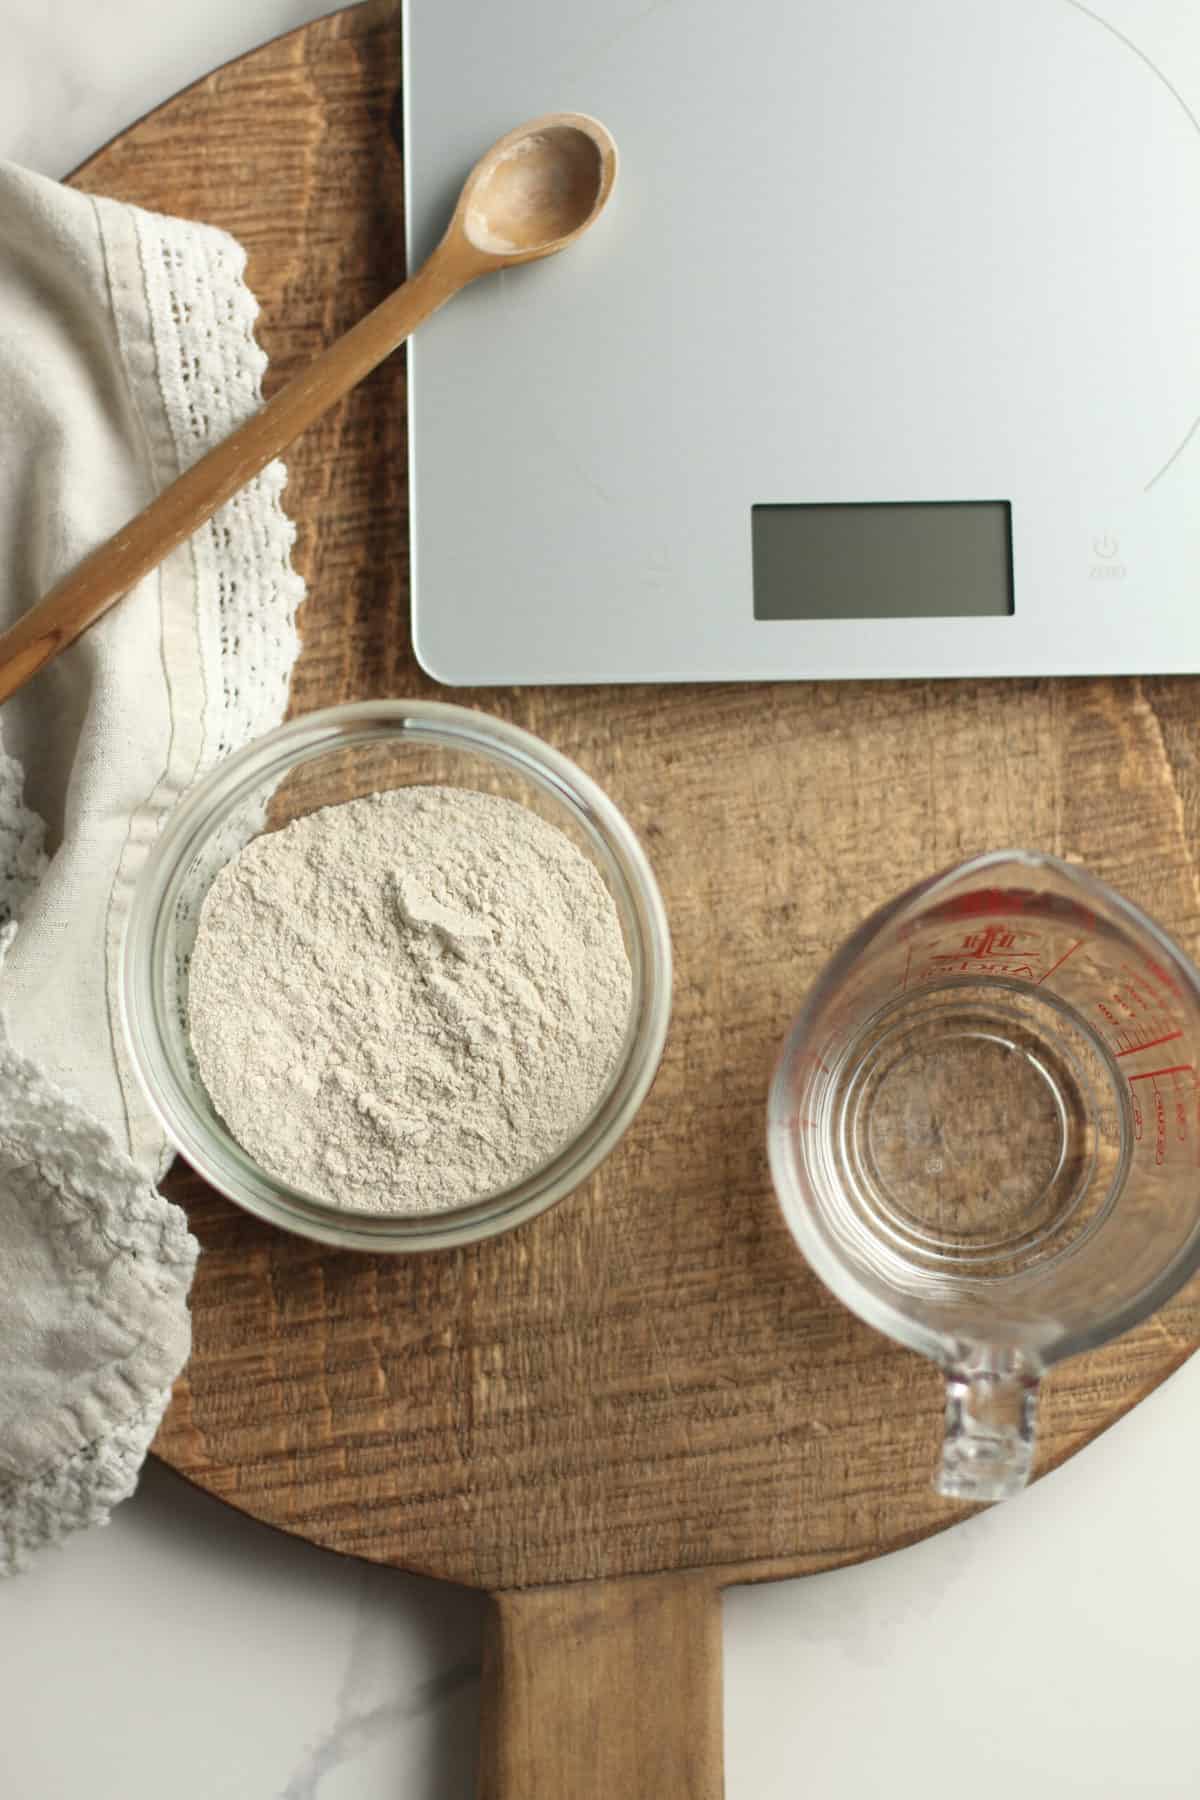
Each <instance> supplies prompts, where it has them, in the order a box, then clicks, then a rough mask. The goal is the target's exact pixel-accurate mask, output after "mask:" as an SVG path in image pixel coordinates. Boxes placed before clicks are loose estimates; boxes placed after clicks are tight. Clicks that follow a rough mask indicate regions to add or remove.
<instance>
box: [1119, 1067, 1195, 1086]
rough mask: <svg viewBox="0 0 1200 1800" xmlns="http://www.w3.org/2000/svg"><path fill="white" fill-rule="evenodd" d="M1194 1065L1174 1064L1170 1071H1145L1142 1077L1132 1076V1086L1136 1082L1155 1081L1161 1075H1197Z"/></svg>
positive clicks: (1130, 1079)
mask: <svg viewBox="0 0 1200 1800" xmlns="http://www.w3.org/2000/svg"><path fill="white" fill-rule="evenodd" d="M1195 1068H1196V1065H1195V1064H1194V1063H1172V1065H1171V1067H1170V1068H1169V1069H1145V1070H1143V1072H1142V1073H1141V1074H1140V1075H1131V1076H1130V1077H1129V1081H1130V1084H1131V1085H1132V1083H1133V1082H1135V1081H1153V1080H1154V1079H1155V1078H1156V1077H1157V1076H1159V1075H1192V1074H1194V1073H1195Z"/></svg>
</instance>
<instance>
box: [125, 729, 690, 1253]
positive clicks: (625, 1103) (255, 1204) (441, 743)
mask: <svg viewBox="0 0 1200 1800" xmlns="http://www.w3.org/2000/svg"><path fill="white" fill-rule="evenodd" d="M419 783H437V784H438V785H441V786H449V787H464V788H472V789H475V790H476V791H483V792H487V793H494V794H500V795H503V796H504V797H506V798H508V799H511V800H517V801H520V802H521V803H522V804H523V805H525V806H528V807H530V808H531V809H532V810H533V811H534V812H537V813H539V814H540V815H541V816H542V817H543V818H544V819H546V820H548V821H549V822H550V823H552V824H554V825H556V826H558V828H559V829H560V830H562V831H564V832H565V833H566V835H567V836H568V837H569V838H570V839H571V840H572V842H573V843H575V844H576V845H577V846H578V848H579V849H581V850H582V851H583V852H584V854H585V855H587V856H588V857H589V859H590V860H591V862H592V863H593V864H594V865H595V867H596V868H597V869H598V871H599V873H600V875H601V876H602V878H603V880H604V882H605V884H606V886H607V887H608V890H609V892H610V893H611V895H612V897H613V901H614V904H615V906H616V909H617V916H618V918H619V919H620V922H621V929H622V932H623V934H624V937H625V944H626V948H627V950H628V952H629V962H630V967H631V971H632V997H631V1003H630V1016H629V1023H628V1026H627V1028H626V1032H625V1039H624V1043H623V1045H622V1048H621V1054H620V1056H619V1058H618V1061H617V1065H616V1067H615V1069H614V1071H613V1074H612V1076H611V1078H610V1080H609V1083H608V1087H607V1089H606V1090H605V1092H604V1094H603V1095H602V1096H601V1098H600V1100H599V1102H598V1103H597V1105H596V1106H595V1108H594V1109H593V1111H592V1112H591V1114H590V1115H589V1116H588V1118H587V1119H585V1120H584V1122H583V1124H582V1125H581V1126H580V1128H579V1130H578V1131H577V1132H576V1134H575V1136H574V1138H573V1139H572V1140H571V1141H570V1142H569V1143H567V1144H565V1145H564V1146H563V1147H562V1149H561V1150H560V1151H558V1153H557V1154H556V1155H555V1156H554V1157H553V1158H552V1159H551V1161H549V1162H548V1163H546V1164H544V1165H543V1166H542V1167H541V1168H540V1169H537V1170H535V1172H534V1173H533V1174H531V1175H527V1176H525V1177H524V1178H523V1179H522V1180H520V1181H518V1182H516V1183H515V1184H514V1185H513V1186H511V1187H507V1188H504V1189H502V1190H499V1191H497V1192H495V1193H490V1194H487V1195H485V1196H484V1197H483V1198H481V1199H474V1200H471V1201H469V1202H467V1203H465V1204H464V1205H462V1206H461V1207H456V1208H454V1209H453V1210H447V1211H445V1212H437V1213H420V1214H412V1213H409V1214H402V1213H386V1214H384V1213H377V1212H364V1211H361V1210H358V1209H352V1208H349V1207H341V1206H331V1205H330V1204H329V1203H328V1202H327V1201H324V1200H320V1199H317V1198H316V1197H315V1196H314V1195H312V1194H309V1193H305V1192H304V1191H303V1190H302V1189H300V1188H294V1187H291V1186H289V1185H288V1184H287V1183H286V1182H284V1181H281V1180H280V1179H279V1178H278V1177H276V1176H274V1175H271V1174H268V1173H267V1171H266V1170H265V1169H263V1168H262V1167H260V1165H259V1164H258V1163H256V1162H255V1161H254V1160H253V1159H252V1158H251V1157H249V1156H248V1155H247V1154H246V1152H245V1151H244V1150H243V1149H242V1148H241V1146H240V1145H239V1144H238V1143H237V1142H236V1141H235V1139H234V1138H233V1137H232V1136H231V1135H230V1133H229V1131H228V1130H227V1129H226V1127H225V1125H224V1123H223V1122H222V1120H221V1119H220V1117H219V1116H218V1114H217V1113H216V1111H215V1110H214V1108H213V1105H212V1102H211V1101H210V1100H209V1097H208V1094H207V1092H206V1090H205V1087H204V1084H203V1082H202V1081H201V1079H200V1076H199V1073H198V1071H197V1069H196V1066H195V1062H194V1059H193V1056H192V1052H191V1046H190V1043H189V1038H188V1029H187V1005H188V963H189V959H190V956H191V949H192V945H193V942H194V940H195V935H196V927H197V923H198V919H199V913H200V907H201V904H202V902H203V900H204V896H205V894H206V893H207V892H208V889H209V886H210V884H211V883H212V881H213V879H214V877H215V876H216V874H217V872H218V870H219V869H221V868H222V867H223V866H224V864H225V863H226V862H228V861H229V859H230V858H231V857H232V856H235V855H236V854H237V852H238V851H239V850H240V849H241V848H242V847H243V845H245V844H247V843H248V842H249V841H250V840H251V838H254V837H257V836H258V835H259V834H260V833H261V832H263V831H270V830H277V829H278V828H279V827H280V826H282V825H285V824H287V823H288V822H289V821H290V820H292V819H295V818H299V817H300V816H301V815H303V814H305V813H310V812H315V811H316V810H317V809H318V808H320V807H322V806H330V805H333V804H335V803H337V802H339V801H343V800H351V799H355V798H357V797H359V796H360V795H365V794H370V793H375V792H377V791H385V790H387V789H391V788H399V787H410V786H413V785H416V784H419ZM121 1008H122V1015H123V1023H124V1028H125V1035H126V1038H127V1041H128V1045H129V1050H130V1054H131V1057H132V1061H133V1065H134V1068H135V1070H136V1072H137V1075H138V1078H139V1080H140V1082H141V1084H142V1086H143V1087H144V1089H145V1091H146V1095H147V1097H148V1099H149V1101H150V1104H151V1106H152V1108H153V1110H154V1112H155V1113H156V1115H157V1117H158V1119H159V1121H160V1122H161V1124H162V1126H163V1129H164V1130H165V1131H166V1133H167V1135H168V1137H169V1138H170V1139H171V1141H172V1143H173V1144H174V1145H175V1147H176V1149H177V1150H179V1151H180V1152H181V1153H182V1154H183V1155H184V1156H185V1157H186V1158H187V1160H188V1161H189V1163H191V1165H192V1167H193V1168H195V1169H197V1170H198V1171H199V1173H200V1174H202V1175H203V1176H204V1177H205V1179H206V1180H207V1181H209V1182H210V1183H211V1184H212V1186H213V1187H215V1188H217V1189H218V1190H219V1191H220V1192H221V1193H222V1194H225V1195H226V1196H227V1197H228V1198H229V1199H230V1200H233V1201H236V1202H237V1204H238V1205H239V1206H243V1207H245V1208H246V1210H247V1211H248V1212H251V1213H255V1214H257V1215H258V1217H259V1218H262V1219H268V1220H270V1222H271V1223H272V1224H275V1225H280V1226H283V1227H284V1228H285V1229H286V1230H288V1231H294V1232H298V1233H300V1234H301V1235H302V1236H304V1237H310V1238H316V1239H318V1240H319V1241H320V1242H322V1243H326V1244H334V1245H337V1246H339V1247H341V1248H344V1249H357V1250H370V1251H400V1250H432V1249H442V1248H446V1247H449V1246H452V1245H455V1244H466V1243H471V1242H474V1241H475V1240H476V1239H479V1238H486V1237H491V1236H494V1235H495V1234H496V1233H497V1232H500V1231H506V1230H508V1229H509V1228H510V1227H511V1226H513V1225H519V1224H521V1223H522V1222H523V1221H524V1220H526V1219H532V1218H534V1217H535V1216H536V1215H537V1214H538V1213H540V1212H544V1211H545V1210H546V1208H547V1207H548V1206H552V1205H553V1204H554V1202H555V1201H556V1200H561V1199H562V1198H563V1196H564V1195H566V1194H569V1193H570V1192H571V1191H572V1190H573V1189H574V1188H576V1187H578V1186H579V1184H580V1183H581V1182H582V1181H583V1180H584V1178H585V1177H586V1176H587V1175H589V1174H590V1173H591V1171H592V1170H593V1169H594V1168H595V1167H596V1165H597V1164H598V1163H599V1162H601V1161H602V1159H603V1158H604V1157H605V1156H607V1155H608V1153H609V1151H610V1150H611V1149H612V1148H613V1147H614V1145H615V1144H616V1143H617V1142H618V1141H619V1139H620V1138H621V1136H622V1135H623V1133H624V1132H625V1130H626V1128H627V1127H628V1125H629V1124H630V1122H631V1120H632V1119H633V1117H634V1115H635V1113H636V1112H637V1110H638V1107H639V1106H640V1105H641V1103H642V1101H643V1099H644V1098H645V1096H646V1093H647V1091H648V1089H649V1087H650V1084H651V1082H652V1081H653V1079H654V1075H655V1071H656V1070H657V1068H658V1063H659V1059H660V1057H661V1055H662V1048H663V1043H664V1041H665V1039H666V1034H667V1024H668V1020H669V1017H670V1009H671V944H670V937H669V934H668V930H667V920H666V913H665V911H664V909H663V903H662V898H661V896H660V894H659V891H658V886H657V883H656V882H655V879H654V876H653V874H652V872H651V869H650V865H649V863H648V862H647V860H646V857H645V854H644V852H643V851H642V848H641V846H640V845H639V843H638V841H637V839H636V837H635V836H634V834H633V832H632V830H631V829H630V827H629V825H628V824H627V823H626V821H625V820H624V818H623V817H622V816H621V814H620V812H618V810H617V808H616V807H615V806H614V805H613V803H612V801H611V800H609V799H608V797H607V796H606V795H605V794H604V793H603V792H602V791H601V789H600V788H598V787H597V786H596V784H595V782H594V781H591V780H590V779H589V778H588V776H586V775H585V774H584V773H583V771H582V770H581V769H578V768H576V767H575V765H574V763H572V762H569V761H568V760H567V758H566V757H565V756H560V755H559V754H558V752H557V751H555V750H552V749H551V748H550V746H549V745H548V744H544V743H542V742H541V741H540V739H538V738H536V737H533V736H531V735H530V733H529V732H526V731H520V730H518V729H517V728H516V727H515V726H513V725H507V724H505V723H503V721H501V720H500V719H494V718H491V717H489V716H488V715H487V714H485V713H480V712H474V711H472V710H470V709H468V708H466V707H461V706H444V705H442V704H441V703H440V702H435V701H416V700H414V701H407V700H372V701H365V702H363V703H361V704H356V705H350V706H336V707H331V708H329V709H328V710H326V711H323V712H316V713H309V714H308V715H307V716H306V717H303V718H299V719H295V720H293V721H292V722H291V723H289V724H287V725H282V726H280V727H279V729H278V730H276V731H272V732H269V733H268V734H267V735H266V736H265V737H262V738H259V739H257V740H256V741H255V742H254V743H252V744H249V745H247V746H246V747H245V748H244V749H243V750H240V751H238V752H237V753H236V754H234V755H233V756H230V757H229V758H227V760H226V761H224V762H223V763H221V764H220V765H219V766H218V767H217V768H216V769H215V770H214V771H213V772H212V773H211V774H210V775H208V776H207V777H206V778H205V779H204V780H203V781H201V782H200V783H198V785H197V786H196V787H195V788H193V789H192V791H191V792H190V793H189V794H188V795H187V797H186V798H185V799H184V800H183V801H182V802H181V804H180V805H179V806H178V807H176V809H175V811H174V812H173V813H172V814H171V816H170V818H169V819H168V821H167V823H166V825H165V827H164V828H163V831H162V833H161V835H160V836H159V838H158V840H157V841H156V843H155V845H154V847H153V849H152V850H151V852H150V855H149V857H148V859H147V862H146V865H145V867H144V869H143V871H142V874H141V876H140V878H139V880H138V883H137V887H136V889H135V892H134V895H133V900H132V904H131V907H130V912H129V918H128V923H127V926H126V930H125V938H124V943H123V947H122V964H121Z"/></svg>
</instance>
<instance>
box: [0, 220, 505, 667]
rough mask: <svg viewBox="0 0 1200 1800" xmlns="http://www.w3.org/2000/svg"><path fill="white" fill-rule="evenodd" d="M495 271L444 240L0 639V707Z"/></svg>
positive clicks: (480, 260) (1, 635) (0, 634)
mask: <svg viewBox="0 0 1200 1800" xmlns="http://www.w3.org/2000/svg"><path fill="white" fill-rule="evenodd" d="M491 266H493V265H492V264H490V263H489V262H488V261H487V260H486V259H482V258H480V257H479V256H478V255H475V256H471V255H469V254H467V253H465V252H464V247H463V246H461V244H459V243H457V242H455V241H454V240H453V239H445V240H443V242H442V244H441V245H440V246H439V247H438V249H437V250H435V251H434V253H433V255H432V256H431V257H430V258H429V260H428V262H426V263H425V264H424V265H423V266H422V267H421V268H420V269H418V271H417V273H416V274H415V275H414V276H413V277H412V279H411V280H410V281H406V282H405V283H404V285H403V287H400V288H397V289H396V291H395V293H393V294H389V296H388V298H387V299H386V300H384V301H383V302H382V303H381V304H380V305H379V306H377V307H376V308H375V309H374V311H373V312H370V313H368V314H367V316H366V318H364V319H360V320H359V322H358V324H357V325H355V326H353V327H352V328H351V330H349V331H348V332H347V333H346V334H345V336H344V337H341V338H339V339H338V340H337V342H336V343H334V344H331V345H330V347H329V348H328V349H327V350H325V351H323V352H322V353H321V355H320V356H318V357H317V358H316V360H315V361H314V362H313V363H311V364H310V365H309V367H308V368H307V369H304V370H303V371H302V372H301V373H300V374H299V375H296V376H294V377H293V379H292V380H291V381H289V382H288V383H287V384H286V386H284V387H282V388H281V389H280V390H279V392H278V393H277V394H276V395H275V396H274V398H273V399H271V400H269V401H268V402H267V404H266V405H265V406H264V407H263V408H262V409H261V410H260V411H259V412H257V413H255V414H254V416H253V417H252V418H250V419H247V421H246V423H245V424H244V425H242V426H239V428H238V429H237V430H236V431H235V432H233V433H232V434H231V435H230V436H229V437H227V438H225V439H224V441H223V442H222V443H220V444H217V445H215V446H214V447H213V449H211V450H209V451H208V452H207V453H206V455H204V456H202V457H201V458H200V460H199V461H198V462H196V463H193V464H192V466H191V468H190V469H187V470H186V471H185V472H184V473H183V474H182V475H180V476H179V478H178V480H176V481H173V482H172V483H171V485H170V487H168V488H164V489H163V492H162V493H161V494H159V495H158V497H157V499H155V500H152V501H151V503H150V505H149V506H147V507H146V508H145V510H144V511H143V512H140V513H139V514H138V515H137V517H136V518H134V519H131V520H130V522H129V523H128V524H127V525H124V526H122V528H121V529H120V530H119V531H118V532H116V533H115V534H114V535H113V536H112V537H111V538H109V540H108V542H107V543H104V544H101V545H100V546H99V547H98V548H97V549H95V550H93V551H92V552H91V554H90V555H88V556H86V557H85V558H84V560H83V561H82V562H81V563H79V564H78V565H77V566H76V567H75V568H74V569H72V570H71V572H70V574H69V575H66V576H64V577H63V579H62V580H61V581H60V582H58V583H57V584H56V585H55V586H54V587H52V588H51V589H50V591H49V593H48V594H46V595H44V596H43V598H42V599H41V600H39V601H38V602H37V603H36V605H34V606H32V607H31V608H30V610H29V611H28V612H27V613H25V614H24V615H23V616H22V617H21V618H20V619H18V620H17V623H16V624H15V625H13V626H12V627H11V628H10V629H9V630H8V631H6V632H3V633H0V702H3V701H5V700H7V699H8V698H9V696H10V695H11V694H14V693H16V691H17V689H18V688H20V687H23V686H24V685H25V683H26V682H27V681H29V680H30V679H31V677H32V676H34V675H36V674H37V672H38V670H39V669H42V668H44V667H45V665H46V664H47V663H48V662H49V661H50V660H51V659H52V658H53V657H55V656H57V655H58V653H59V651H60V650H65V649H66V647H67V645H68V644H72V643H74V641H75V639H76V638H77V637H79V635H80V634H81V632H84V631H86V630H87V628H88V626H89V625H91V624H93V623H94V621H95V620H96V619H98V618H99V617H100V616H101V614H102V613H105V612H107V610H108V608H109V607H110V606H112V604H113V603H114V601H116V600H119V599H120V598H121V596H122V595H123V594H126V593H128V592H129V589H130V588H131V587H133V586H134V585H135V583H137V582H138V581H140V580H141V578H142V576H143V575H148V574H149V573H150V571H151V569H154V568H157V566H158V564H159V563H160V562H162V561H163V559H164V558H165V557H167V556H169V555H170V553H171V551H172V550H174V549H175V548H176V547H177V545H179V544H181V543H182V542H183V541H184V539H185V538H188V537H190V536H191V534H192V532H193V531H195V530H197V529H198V527H199V526H201V525H203V524H204V522H205V520H206V519H209V518H211V516H212V515H213V513H215V512H216V510H217V508H218V507H219V506H222V505H223V504H224V503H225V501H226V500H228V499H230V498H231V497H232V496H233V495H234V494H236V493H237V492H238V490H239V489H240V488H243V487H245V485H246V483H247V482H249V481H252V480H253V479H254V477H255V476H256V475H257V474H259V473H260V471H261V470H263V469H265V468H266V466H267V464H268V463H269V462H270V461H271V460H272V458H274V457H276V456H278V455H279V453H280V451H281V450H284V449H286V448H287V446H288V445H289V444H290V443H291V442H292V441H293V439H294V438H297V437H299V435H300V433H301V432H302V431H303V430H304V429H305V428H306V427H307V426H309V425H311V424H312V423H313V421H314V419H318V418H320V416H321V414H322V413H324V412H327V411H328V410H329V408H330V407H331V406H333V405H335V404H336V402H337V401H339V400H340V399H341V398H342V397H343V395H344V394H347V393H348V392H349V391H350V389H351V388H352V387H355V386H356V385H357V383H358V382H360V381H361V380H362V379H363V377H364V376H365V375H368V374H370V372H371V370H372V369H373V368H375V366H376V364H378V363H381V362H382V361H383V359H384V357H385V356H388V355H389V354H390V353H391V351H393V350H395V349H396V348H397V346H398V345H400V344H402V343H403V342H404V340H405V339H406V338H407V337H408V336H409V335H410V334H411V333H412V332H413V331H414V330H415V329H416V327H417V326H418V325H419V324H420V323H421V321H422V320H423V319H427V318H428V317H429V315H430V314H431V313H433V312H435V311H436V310H437V308H438V307H439V306H442V305H443V304H444V303H445V302H446V301H447V300H449V299H450V298H451V297H452V296H453V295H454V294H456V293H457V292H458V290H459V289H460V288H461V287H464V286H465V285H466V283H467V282H468V281H471V280H472V279H473V278H474V277H475V276H476V275H481V274H483V273H484V272H485V270H486V269H487V268H489V267H491Z"/></svg>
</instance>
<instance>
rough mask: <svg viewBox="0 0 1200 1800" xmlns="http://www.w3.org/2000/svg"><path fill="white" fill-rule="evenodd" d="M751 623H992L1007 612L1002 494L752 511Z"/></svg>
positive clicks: (1007, 536)
mask: <svg viewBox="0 0 1200 1800" xmlns="http://www.w3.org/2000/svg"><path fill="white" fill-rule="evenodd" d="M750 529H751V542H752V554H753V558H754V616H755V618H756V619H963V618H967V619H992V618H1003V617H1004V616H1005V615H1007V614H1009V613H1011V612H1012V610H1013V578H1012V560H1013V559H1012V507H1011V505H1010V504H1009V502H1008V501H1007V500H966V501H962V500H943V501H897V502H887V503H863V504H858V503H856V502H847V503H839V504H835V505H803V504H801V505H778V506H774V505H773V506H754V507H751V509H750Z"/></svg>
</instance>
